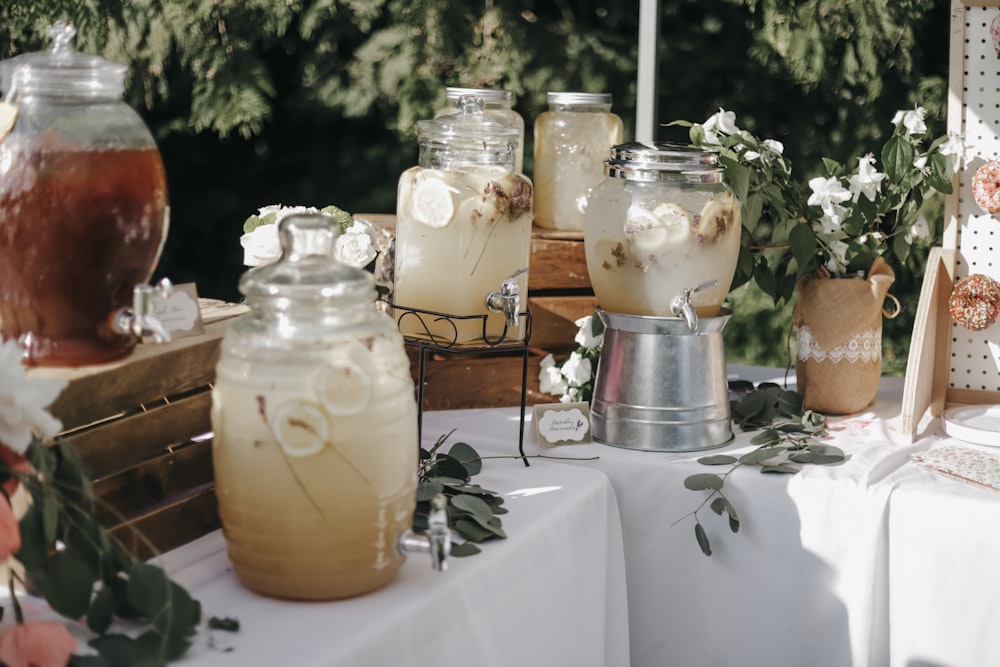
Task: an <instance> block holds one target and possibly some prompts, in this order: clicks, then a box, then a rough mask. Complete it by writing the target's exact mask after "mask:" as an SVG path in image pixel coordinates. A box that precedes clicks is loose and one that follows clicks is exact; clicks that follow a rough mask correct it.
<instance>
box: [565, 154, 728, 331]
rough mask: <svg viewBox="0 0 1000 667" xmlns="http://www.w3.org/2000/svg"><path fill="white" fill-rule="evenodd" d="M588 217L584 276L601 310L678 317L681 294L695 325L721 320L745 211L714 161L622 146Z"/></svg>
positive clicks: (711, 156) (608, 162)
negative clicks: (697, 320)
mask: <svg viewBox="0 0 1000 667" xmlns="http://www.w3.org/2000/svg"><path fill="white" fill-rule="evenodd" d="M604 170H605V174H606V176H605V177H604V180H602V181H601V183H600V184H599V185H598V186H597V187H596V188H595V189H594V191H593V193H592V194H591V196H590V203H589V206H588V208H587V215H586V229H585V232H584V242H585V243H584V244H585V248H586V254H587V270H588V271H589V273H590V281H591V284H592V285H593V288H594V294H595V295H596V297H597V301H598V304H599V305H600V306H601V308H602V309H604V310H608V311H611V312H615V313H622V314H628V315H647V316H657V317H671V316H675V315H676V313H673V312H672V310H671V305H672V303H673V301H674V299H675V297H677V296H680V295H681V294H682V292H683V291H684V290H685V289H692V290H693V289H694V288H695V287H698V286H700V285H702V284H703V283H706V282H709V281H715V285H714V286H713V287H707V288H704V289H701V290H699V291H697V292H694V293H693V294H692V295H691V303H692V305H693V306H694V307H695V309H696V311H697V313H698V315H699V316H702V317H714V316H716V315H718V314H719V312H720V309H721V306H722V303H723V300H724V299H725V297H726V295H727V294H728V293H729V287H730V284H731V283H732V279H733V275H734V273H735V271H736V262H737V259H738V257H739V248H740V237H741V229H742V226H741V216H740V202H739V200H738V199H737V198H736V197H735V196H734V195H733V194H732V192H731V191H730V190H729V188H728V187H727V186H726V185H725V184H724V183H723V180H722V176H723V168H722V166H720V165H719V164H718V155H717V154H715V153H713V152H706V151H700V150H692V149H689V148H687V147H684V146H677V145H673V144H665V143H658V144H649V145H647V144H637V143H634V144H622V145H620V146H616V147H615V148H614V151H613V156H612V157H611V158H610V159H608V160H606V161H605V165H604Z"/></svg>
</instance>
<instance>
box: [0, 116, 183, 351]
mask: <svg viewBox="0 0 1000 667" xmlns="http://www.w3.org/2000/svg"><path fill="white" fill-rule="evenodd" d="M12 140H13V137H8V139H7V140H6V142H5V143H7V142H12ZM5 162H6V163H7V164H6V165H5V164H4V163H5ZM166 211H167V187H166V175H165V173H164V169H163V163H162V161H161V160H160V156H159V153H158V152H157V151H156V149H144V150H83V149H79V148H75V147H74V146H71V145H66V144H65V143H62V142H59V141H58V140H57V139H54V138H53V137H52V136H51V135H46V134H43V135H39V137H38V138H36V139H34V140H33V141H31V142H30V143H29V144H27V145H23V146H17V147H12V146H10V145H8V146H2V145H0V333H2V334H3V336H4V337H5V338H20V339H21V340H22V341H23V342H24V344H25V348H26V351H27V356H28V361H29V363H32V364H36V365H47V366H81V365H86V364H94V363H103V362H107V361H111V360H114V359H118V358H121V357H124V356H126V355H127V354H128V353H129V352H130V351H131V350H132V348H133V347H134V346H135V343H136V340H135V338H134V337H133V336H131V335H122V334H120V333H116V332H115V331H113V330H112V328H111V318H112V316H113V314H114V313H115V312H116V311H118V310H119V309H121V308H125V307H129V306H131V303H132V290H133V288H134V287H135V286H136V285H138V284H142V283H145V282H147V281H148V280H149V278H150V276H151V275H152V273H153V269H154V268H155V266H156V261H157V259H158V254H159V251H160V248H161V245H162V241H163V237H164V235H165V233H166Z"/></svg>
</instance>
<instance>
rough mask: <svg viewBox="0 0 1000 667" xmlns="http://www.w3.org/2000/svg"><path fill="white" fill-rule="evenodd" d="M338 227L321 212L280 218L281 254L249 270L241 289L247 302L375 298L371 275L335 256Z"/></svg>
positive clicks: (341, 301) (345, 302)
mask: <svg viewBox="0 0 1000 667" xmlns="http://www.w3.org/2000/svg"><path fill="white" fill-rule="evenodd" d="M339 232H340V228H339V226H338V225H337V223H336V222H335V221H334V220H333V218H331V217H330V216H328V215H326V214H324V213H313V214H301V215H290V216H288V217H286V218H283V219H282V220H281V221H280V222H279V223H278V238H279V240H280V242H281V256H280V257H279V258H278V260H277V261H276V262H274V263H272V264H267V265H264V266H260V267H257V268H254V269H250V270H249V271H247V272H246V273H244V274H243V277H242V278H240V283H239V290H240V292H241V293H242V294H243V295H244V296H246V298H247V301H248V302H249V304H250V306H251V307H253V304H254V301H257V300H261V299H272V298H279V299H287V300H288V301H289V302H291V303H297V302H301V303H317V302H320V305H348V304H356V303H364V302H372V303H374V301H375V296H376V295H375V279H374V278H373V277H372V275H371V274H370V273H368V272H367V271H364V270H362V269H358V268H355V267H353V266H349V265H347V264H344V263H342V262H338V261H337V260H336V259H334V257H333V248H334V243H335V242H336V240H337V237H338V236H339V235H340V234H339Z"/></svg>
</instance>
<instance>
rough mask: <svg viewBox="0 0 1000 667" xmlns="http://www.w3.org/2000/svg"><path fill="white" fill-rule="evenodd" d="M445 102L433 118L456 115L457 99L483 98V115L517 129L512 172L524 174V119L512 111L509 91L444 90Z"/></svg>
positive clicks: (511, 97) (512, 106)
mask: <svg viewBox="0 0 1000 667" xmlns="http://www.w3.org/2000/svg"><path fill="white" fill-rule="evenodd" d="M445 95H446V96H447V101H446V102H445V105H444V107H442V108H441V109H439V110H438V112H437V113H436V114H434V117H435V118H440V117H441V116H447V115H450V114H455V113H458V99H459V98H460V97H462V96H463V95H474V96H476V97H481V98H483V104H484V112H485V114H486V115H487V116H488V117H490V118H492V119H494V120H496V121H497V122H500V123H508V124H509V125H512V126H513V127H515V128H517V148H515V149H514V171H516V172H517V173H519V174H523V173H524V117H523V116H521V114H519V113H518V112H516V111H514V94H513V93H511V92H510V91H509V90H496V89H493V88H454V87H451V86H449V87H448V88H445Z"/></svg>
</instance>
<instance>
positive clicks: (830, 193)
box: [806, 176, 853, 233]
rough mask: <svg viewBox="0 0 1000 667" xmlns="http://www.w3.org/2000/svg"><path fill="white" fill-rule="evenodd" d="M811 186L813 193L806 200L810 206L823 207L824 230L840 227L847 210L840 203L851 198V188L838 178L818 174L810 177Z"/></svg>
mask: <svg viewBox="0 0 1000 667" xmlns="http://www.w3.org/2000/svg"><path fill="white" fill-rule="evenodd" d="M809 188H810V189H811V190H812V194H811V195H809V200H808V201H807V202H806V203H807V204H809V205H810V206H819V207H820V208H821V209H823V220H822V221H821V222H820V224H822V225H823V230H824V231H826V232H827V233H830V232H832V231H836V230H837V229H839V228H840V223H842V222H843V221H844V215H845V214H846V210H845V209H844V207H843V206H841V205H840V204H842V203H844V202H845V201H847V200H848V199H850V198H851V197H852V196H853V195H851V192H850V190H848V189H847V188H845V187H844V186H843V185H842V184H841V183H840V181H839V180H838V179H836V178H823V177H822V176H817V177H816V178H811V179H809Z"/></svg>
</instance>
